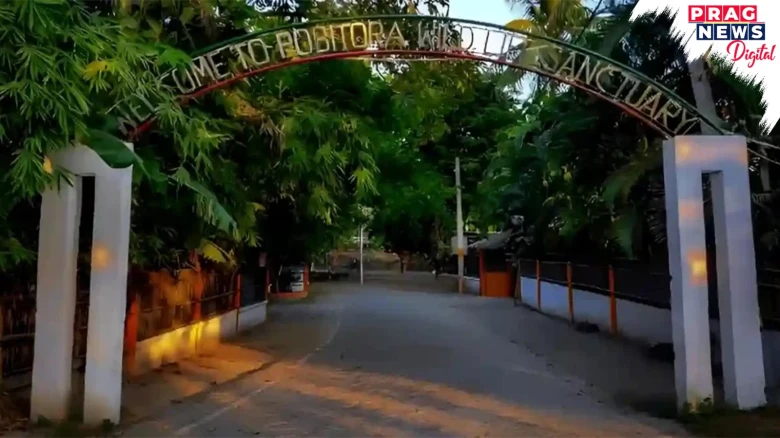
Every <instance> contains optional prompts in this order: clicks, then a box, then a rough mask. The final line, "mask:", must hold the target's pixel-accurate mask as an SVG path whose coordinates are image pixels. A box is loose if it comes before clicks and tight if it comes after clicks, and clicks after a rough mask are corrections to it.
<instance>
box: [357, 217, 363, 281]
mask: <svg viewBox="0 0 780 438" xmlns="http://www.w3.org/2000/svg"><path fill="white" fill-rule="evenodd" d="M358 232H359V233H360V236H359V237H358V242H359V243H360V284H363V225H361V226H360V230H359V231H358Z"/></svg>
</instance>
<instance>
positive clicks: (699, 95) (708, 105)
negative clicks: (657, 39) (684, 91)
mask: <svg viewBox="0 0 780 438" xmlns="http://www.w3.org/2000/svg"><path fill="white" fill-rule="evenodd" d="M688 71H689V72H690V75H691V86H692V87H693V97H694V99H696V109H698V110H699V112H700V113H702V114H704V115H705V116H706V117H707V118H708V119H710V120H712V121H713V122H716V123H717V122H718V120H719V118H718V111H717V109H716V107H715V98H714V97H713V96H712V87H711V86H710V81H709V76H708V74H707V64H706V62H705V60H704V57H701V58H698V59H696V60H695V61H692V62H689V63H688ZM701 133H702V134H704V135H715V134H717V132H716V131H715V130H714V129H713V128H712V127H711V126H709V125H707V124H705V123H702V124H701ZM760 152H761V153H762V154H764V155H766V151H765V150H764V148H763V147H762V148H761V150H760ZM759 174H760V176H761V188H762V192H763V193H768V192H771V191H772V186H771V184H770V178H769V162H768V161H766V160H761V163H760V164H759Z"/></svg>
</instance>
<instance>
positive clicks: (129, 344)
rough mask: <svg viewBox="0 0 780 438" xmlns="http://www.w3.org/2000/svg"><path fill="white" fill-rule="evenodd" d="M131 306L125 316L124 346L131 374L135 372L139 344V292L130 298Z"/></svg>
mask: <svg viewBox="0 0 780 438" xmlns="http://www.w3.org/2000/svg"><path fill="white" fill-rule="evenodd" d="M130 300H131V301H130V306H129V308H128V310H127V317H126V318H125V341H124V343H125V346H124V354H123V355H122V356H123V359H124V368H125V370H126V371H128V372H129V373H130V374H133V373H134V372H135V351H136V345H137V344H138V318H139V317H140V313H141V303H140V302H139V300H138V294H137V293H136V294H133V296H132V297H131V298H130Z"/></svg>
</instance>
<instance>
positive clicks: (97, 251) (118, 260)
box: [84, 168, 133, 424]
mask: <svg viewBox="0 0 780 438" xmlns="http://www.w3.org/2000/svg"><path fill="white" fill-rule="evenodd" d="M132 183H133V172H132V168H130V169H121V170H113V169H112V170H111V172H109V173H104V174H101V175H97V176H96V177H95V221H94V223H95V226H94V229H93V238H92V274H91V277H90V280H91V284H90V292H89V297H90V299H89V333H88V334H87V365H86V374H85V379H84V422H85V423H88V424H99V423H101V422H102V421H103V420H110V421H111V422H113V423H119V419H120V410H121V406H122V350H123V347H124V327H125V324H124V323H125V312H126V309H125V307H126V301H127V266H128V246H129V243H130V206H131V201H132V199H131V198H132Z"/></svg>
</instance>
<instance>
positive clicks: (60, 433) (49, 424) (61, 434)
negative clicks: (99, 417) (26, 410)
mask: <svg viewBox="0 0 780 438" xmlns="http://www.w3.org/2000/svg"><path fill="white" fill-rule="evenodd" d="M114 429H115V425H114V423H112V422H110V421H108V420H104V421H103V422H102V423H101V424H100V425H99V426H85V425H84V424H82V423H81V421H79V420H78V419H76V418H70V419H68V420H66V421H62V422H53V421H51V420H49V419H48V418H45V417H40V418H38V421H37V422H36V424H35V426H34V427H33V430H34V431H35V432H37V433H39V434H41V435H43V436H47V437H58V438H84V437H108V436H111V435H112V434H113V432H114Z"/></svg>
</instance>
